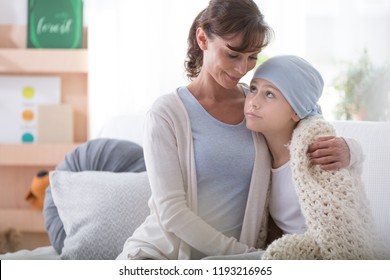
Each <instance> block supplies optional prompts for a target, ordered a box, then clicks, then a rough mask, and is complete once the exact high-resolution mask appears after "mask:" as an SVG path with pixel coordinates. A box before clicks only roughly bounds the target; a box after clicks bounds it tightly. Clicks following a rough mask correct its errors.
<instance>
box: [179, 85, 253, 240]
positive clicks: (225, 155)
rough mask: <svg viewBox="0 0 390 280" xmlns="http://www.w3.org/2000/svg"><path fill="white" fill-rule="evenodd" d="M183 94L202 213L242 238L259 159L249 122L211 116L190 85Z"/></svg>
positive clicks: (225, 229) (215, 225)
mask: <svg viewBox="0 0 390 280" xmlns="http://www.w3.org/2000/svg"><path fill="white" fill-rule="evenodd" d="M179 96H180V98H181V99H182V101H183V103H184V106H185V108H186V110H187V112H188V115H189V118H190V122H191V128H192V134H193V139H194V152H195V164H196V173H197V181H198V215H199V216H200V217H201V218H202V219H203V220H204V221H206V222H207V223H208V224H210V225H211V226H213V227H214V228H215V229H217V230H218V231H220V232H222V233H224V234H225V235H226V236H233V237H235V238H237V239H239V236H240V233H241V227H242V221H243V217H244V213H245V207H246V202H247V197H248V191H249V185H250V181H251V176H252V170H253V164H254V160H255V147H254V143H253V138H252V133H251V132H250V131H249V130H248V129H247V128H246V125H245V121H244V120H243V121H242V122H241V123H239V124H237V125H230V124H226V123H223V122H221V121H219V120H217V119H215V118H214V117H213V116H211V115H210V114H209V113H208V112H207V111H206V110H205V109H204V108H203V107H202V106H201V105H200V103H199V102H198V101H197V100H196V98H195V97H194V96H193V95H192V94H191V93H190V92H189V90H188V89H187V88H186V87H182V88H180V89H179Z"/></svg>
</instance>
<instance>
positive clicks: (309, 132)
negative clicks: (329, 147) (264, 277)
mask: <svg viewBox="0 0 390 280" xmlns="http://www.w3.org/2000/svg"><path fill="white" fill-rule="evenodd" d="M325 135H335V130H334V128H333V126H332V125H331V124H330V123H329V122H327V121H325V120H324V119H322V118H321V117H311V118H308V119H304V120H301V121H300V123H299V125H298V126H297V128H296V129H295V131H294V134H293V137H292V140H291V144H290V146H289V149H290V154H291V160H290V164H291V169H292V173H293V179H294V184H295V188H296V192H297V194H298V197H299V203H300V205H301V209H302V213H303V216H304V217H305V219H306V223H307V226H308V230H307V231H306V232H305V233H304V234H287V235H284V236H282V237H281V238H279V239H277V240H275V241H274V242H273V243H271V244H270V245H269V246H268V248H267V250H266V251H265V253H264V255H263V259H373V258H375V253H374V252H375V248H374V246H375V245H374V244H376V241H375V233H374V232H373V228H374V225H373V219H372V215H371V211H370V208H369V206H368V200H367V198H366V195H365V192H364V188H363V184H362V181H361V179H360V174H357V173H355V171H354V170H351V169H346V168H343V169H339V170H336V171H323V170H321V169H320V168H319V166H318V165H311V164H310V163H309V161H308V156H307V147H308V146H309V144H310V143H312V142H313V141H314V140H315V139H316V138H318V137H320V136H325Z"/></svg>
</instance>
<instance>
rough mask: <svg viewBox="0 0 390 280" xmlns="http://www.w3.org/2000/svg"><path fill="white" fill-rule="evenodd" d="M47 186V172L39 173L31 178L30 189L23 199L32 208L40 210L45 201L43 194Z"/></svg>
mask: <svg viewBox="0 0 390 280" xmlns="http://www.w3.org/2000/svg"><path fill="white" fill-rule="evenodd" d="M48 186H49V172H48V171H46V170H41V171H39V172H38V173H37V174H36V175H35V176H34V178H33V180H32V183H31V187H30V188H29V190H28V191H27V193H26V195H25V199H26V200H27V201H28V202H29V203H30V206H31V207H32V208H35V209H38V210H42V209H43V202H44V199H45V192H46V189H47V187H48Z"/></svg>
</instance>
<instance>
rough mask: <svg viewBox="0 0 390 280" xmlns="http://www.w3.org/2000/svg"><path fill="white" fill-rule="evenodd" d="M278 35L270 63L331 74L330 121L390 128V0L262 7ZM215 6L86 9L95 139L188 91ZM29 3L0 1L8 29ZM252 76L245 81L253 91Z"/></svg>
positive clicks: (189, 1) (101, 5) (101, 1)
mask: <svg viewBox="0 0 390 280" xmlns="http://www.w3.org/2000/svg"><path fill="white" fill-rule="evenodd" d="M255 2H257V4H258V5H259V7H260V9H261V11H262V12H263V14H264V15H265V19H266V21H267V22H268V24H269V25H270V26H271V27H272V28H273V30H274V31H275V37H274V39H273V41H272V43H271V44H270V45H269V46H268V47H267V48H266V49H264V51H263V53H262V56H261V57H260V59H264V58H267V57H270V56H273V55H278V54H296V55H300V56H302V57H304V58H306V59H307V60H309V61H310V62H311V63H312V64H314V65H315V66H316V67H317V68H318V69H319V70H320V72H321V73H322V74H323V77H324V80H325V84H326V85H325V90H324V94H323V97H322V98H321V106H322V109H323V113H324V116H325V118H327V119H329V120H336V119H356V120H357V119H359V120H390V117H389V108H390V106H389V91H390V90H389V89H390V85H389V81H390V74H389V73H390V71H389V70H388V69H389V62H390V51H389V49H390V0H310V1H309V0H295V1H288V0H258V1H255ZM207 4H208V0H186V1H182V0H165V1H161V0H150V1H128V0H84V26H86V27H87V28H88V58H89V66H88V67H89V70H88V101H89V102H88V104H89V105H88V106H89V107H88V114H89V115H88V119H89V133H90V136H91V137H94V135H95V134H96V133H97V132H98V131H99V129H100V128H101V127H102V125H104V124H105V123H106V122H107V121H108V120H109V119H111V118H112V117H115V116H118V115H125V114H126V115H127V114H134V115H137V114H144V113H145V112H146V111H147V110H148V108H149V107H150V105H151V104H152V103H153V101H154V100H155V99H156V98H157V97H158V96H160V95H162V94H166V93H169V92H172V91H173V90H174V89H175V88H176V87H178V86H181V85H186V84H187V83H188V82H189V81H188V80H187V78H186V76H185V73H184V59H185V55H186V48H187V33H188V30H189V28H190V25H191V23H192V21H193V19H194V18H195V16H196V15H197V14H198V13H199V12H200V11H201V10H202V9H203V8H204V7H206V6H207ZM26 15H27V0H13V1H8V0H0V24H21V25H25V24H26V22H27V17H26ZM251 75H252V73H248V74H247V76H246V77H244V78H243V82H247V83H248V82H249V80H250V77H251Z"/></svg>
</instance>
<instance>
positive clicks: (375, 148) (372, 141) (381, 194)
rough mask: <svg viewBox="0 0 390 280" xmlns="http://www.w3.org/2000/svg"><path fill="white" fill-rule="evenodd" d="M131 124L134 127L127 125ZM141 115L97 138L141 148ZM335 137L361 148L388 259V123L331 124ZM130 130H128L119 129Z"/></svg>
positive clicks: (111, 124)
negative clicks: (107, 138) (356, 143)
mask: <svg viewBox="0 0 390 280" xmlns="http://www.w3.org/2000/svg"><path fill="white" fill-rule="evenodd" d="M129 123H132V124H133V125H134V126H135V127H132V126H130V127H129ZM143 123H144V119H143V117H142V116H139V115H133V116H120V117H117V118H115V119H113V120H111V121H110V122H109V123H107V125H106V126H105V127H104V128H103V129H102V131H101V132H100V135H99V136H100V137H116V138H120V139H131V140H132V141H134V142H136V143H139V144H140V145H142V134H140V133H139V132H140V131H142V126H143ZM332 123H333V124H334V126H335V128H336V131H337V135H339V136H343V137H347V138H353V139H356V140H357V141H359V143H360V144H361V146H362V149H363V154H364V155H365V160H364V163H363V174H362V177H363V181H364V184H365V187H366V193H367V196H368V199H369V201H370V206H371V209H372V212H373V215H374V219H375V223H376V226H377V232H378V234H379V236H380V238H381V239H382V240H383V242H384V245H385V246H386V248H388V252H389V254H388V255H389V257H390V122H368V121H334V122H332ZM123 127H129V129H126V130H124V129H120V128H123Z"/></svg>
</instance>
